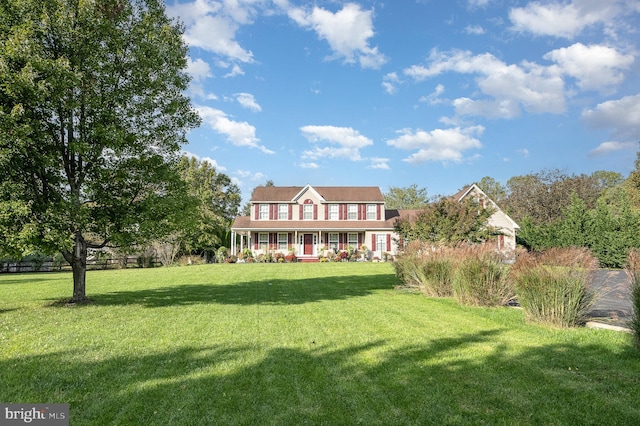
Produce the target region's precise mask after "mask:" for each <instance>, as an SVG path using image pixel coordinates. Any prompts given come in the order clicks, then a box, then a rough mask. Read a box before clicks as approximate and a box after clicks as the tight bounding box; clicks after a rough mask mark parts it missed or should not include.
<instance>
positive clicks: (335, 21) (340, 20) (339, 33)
mask: <svg viewBox="0 0 640 426" xmlns="http://www.w3.org/2000/svg"><path fill="white" fill-rule="evenodd" d="M288 14H289V17H290V18H291V19H293V20H294V21H295V22H296V23H297V24H298V25H300V26H301V27H303V28H306V29H311V30H313V31H315V32H316V34H317V35H318V37H319V38H320V39H323V40H326V41H327V43H329V46H330V47H331V49H332V50H333V52H334V54H333V55H332V56H330V57H329V59H335V58H343V59H344V61H345V62H347V63H355V62H356V61H357V62H359V63H360V66H361V67H363V68H380V67H381V66H382V65H383V64H385V63H386V62H387V58H386V57H385V56H384V55H383V54H382V53H380V51H379V50H378V47H377V46H374V47H371V46H370V45H369V39H370V38H371V37H373V36H374V31H373V19H372V16H373V11H371V10H362V9H361V8H360V5H359V4H356V3H347V4H345V5H344V6H343V8H342V9H341V10H339V11H338V12H336V13H333V12H331V11H329V10H326V9H323V8H320V7H318V6H314V7H313V9H312V10H311V11H308V10H305V9H303V8H292V9H289V11H288Z"/></svg>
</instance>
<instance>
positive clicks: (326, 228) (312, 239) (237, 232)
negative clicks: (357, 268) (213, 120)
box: [231, 185, 517, 260]
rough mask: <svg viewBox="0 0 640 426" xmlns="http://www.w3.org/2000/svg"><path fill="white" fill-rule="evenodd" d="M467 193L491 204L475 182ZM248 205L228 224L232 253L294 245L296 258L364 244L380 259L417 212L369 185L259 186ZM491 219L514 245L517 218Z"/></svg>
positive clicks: (501, 215) (394, 247)
mask: <svg viewBox="0 0 640 426" xmlns="http://www.w3.org/2000/svg"><path fill="white" fill-rule="evenodd" d="M470 196H473V197H480V198H482V199H483V200H485V199H486V202H489V203H492V205H494V206H495V203H493V201H491V200H489V199H488V197H486V195H484V193H483V192H482V191H481V190H480V189H479V188H478V187H477V186H475V185H472V186H471V187H469V189H468V190H467V191H465V192H463V193H461V194H460V196H459V200H462V199H464V198H465V197H470ZM250 205H251V209H250V211H251V214H250V216H238V217H236V219H235V221H234V223H233V226H232V227H231V241H237V242H238V243H237V244H234V245H233V246H232V247H231V254H232V255H237V254H238V253H239V252H241V251H243V250H244V249H245V248H249V249H250V250H251V251H252V252H253V253H254V255H256V256H257V255H260V254H263V253H266V252H280V253H284V254H286V253H288V252H289V251H290V250H292V249H293V250H294V251H295V253H296V256H297V257H298V258H299V259H300V260H315V259H317V258H318V257H319V256H321V255H323V254H326V252H327V251H329V250H330V251H332V252H333V253H336V252H338V251H341V250H347V249H348V248H349V247H352V248H354V249H357V250H360V249H361V247H362V246H366V251H367V254H368V256H369V257H378V258H380V259H382V258H383V257H384V256H385V254H387V253H388V254H391V255H395V254H396V253H397V252H398V240H399V238H398V235H397V234H396V233H395V223H396V221H397V220H399V219H401V218H407V217H411V216H412V215H413V214H415V213H416V211H408V210H391V209H386V208H385V204H384V196H383V195H382V192H381V191H380V188H378V187H372V186H357V187H356V186H311V185H306V186H304V187H300V186H259V187H257V188H256V189H255V191H254V193H253V196H252V197H251V200H250ZM495 207H496V208H497V206H495ZM494 216H495V219H494ZM490 220H492V224H493V223H495V224H496V226H502V225H504V226H505V227H507V228H508V230H507V231H506V232H505V235H506V236H505V239H504V241H502V242H501V243H502V244H503V246H504V247H507V246H509V247H515V229H516V228H517V225H516V224H515V222H513V221H512V220H511V219H510V218H509V217H508V216H507V215H506V214H504V213H502V211H501V210H499V209H497V211H496V213H494V215H493V216H492V219H490ZM512 236H513V238H511V237H512ZM512 239H513V241H512Z"/></svg>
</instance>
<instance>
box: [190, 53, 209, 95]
mask: <svg viewBox="0 0 640 426" xmlns="http://www.w3.org/2000/svg"><path fill="white" fill-rule="evenodd" d="M187 73H188V74H189V75H190V76H191V82H190V85H189V91H190V93H191V94H193V95H195V96H201V97H208V96H211V95H213V94H205V90H204V86H203V82H204V81H205V80H206V79H207V78H209V77H211V76H212V74H211V67H210V66H209V64H208V63H207V62H205V61H203V60H202V59H200V58H198V59H196V60H195V61H194V60H192V59H191V58H190V57H187ZM213 96H214V97H215V95H213Z"/></svg>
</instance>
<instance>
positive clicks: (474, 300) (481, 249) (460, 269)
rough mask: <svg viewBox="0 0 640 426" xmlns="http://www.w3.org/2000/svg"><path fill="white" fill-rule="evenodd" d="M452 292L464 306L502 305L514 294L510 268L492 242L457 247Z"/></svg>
mask: <svg viewBox="0 0 640 426" xmlns="http://www.w3.org/2000/svg"><path fill="white" fill-rule="evenodd" d="M456 253H457V256H456V257H457V259H458V260H457V262H456V263H457V267H456V270H455V273H454V276H453V285H452V287H453V295H454V297H455V298H456V300H457V301H458V302H459V303H461V304H463V305H472V306H503V305H506V304H507V303H508V302H509V301H510V300H512V299H513V297H514V296H515V292H514V289H513V285H512V284H511V282H510V280H509V267H508V266H507V265H505V264H504V262H503V261H502V256H501V255H500V254H499V253H497V252H496V251H495V250H494V249H493V248H492V247H490V246H489V245H485V246H470V247H464V248H463V247H461V248H457V249H456Z"/></svg>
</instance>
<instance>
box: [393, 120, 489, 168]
mask: <svg viewBox="0 0 640 426" xmlns="http://www.w3.org/2000/svg"><path fill="white" fill-rule="evenodd" d="M483 132H484V127H482V126H471V127H466V128H460V127H456V128H451V129H435V130H432V131H430V132H427V131H425V130H421V129H417V130H415V131H414V130H411V129H403V130H401V131H399V133H400V134H401V136H399V137H398V138H396V139H391V140H388V141H387V144H388V145H390V146H393V147H395V148H398V149H403V150H409V151H413V150H415V151H416V152H415V153H413V154H411V155H410V156H409V157H407V158H405V159H404V161H406V162H408V163H411V164H421V163H425V162H427V161H442V162H448V161H454V162H460V161H462V159H463V153H464V152H465V151H467V150H469V149H474V148H476V149H477V148H481V147H482V144H481V143H480V141H479V140H478V139H476V137H475V136H476V135H477V136H480V135H482V133H483Z"/></svg>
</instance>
